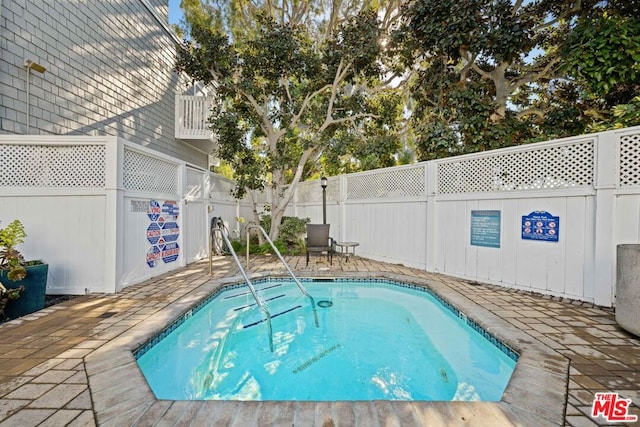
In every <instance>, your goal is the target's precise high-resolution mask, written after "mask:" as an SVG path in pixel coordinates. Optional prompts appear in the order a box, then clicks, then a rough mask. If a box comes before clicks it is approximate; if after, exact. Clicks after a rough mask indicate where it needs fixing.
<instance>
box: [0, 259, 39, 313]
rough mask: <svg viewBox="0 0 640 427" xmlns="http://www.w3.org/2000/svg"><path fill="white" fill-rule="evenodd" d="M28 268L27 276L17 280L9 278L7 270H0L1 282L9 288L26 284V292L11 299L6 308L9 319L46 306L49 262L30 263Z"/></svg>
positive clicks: (5, 311)
mask: <svg viewBox="0 0 640 427" xmlns="http://www.w3.org/2000/svg"><path fill="white" fill-rule="evenodd" d="M26 268H27V277H25V278H24V279H22V280H18V281H17V282H13V281H11V280H9V279H7V272H6V271H0V282H2V283H3V284H4V286H5V287H6V288H7V289H9V288H12V289H13V288H17V287H18V286H20V285H22V286H24V292H22V294H21V295H20V298H18V299H16V300H11V301H9V302H8V303H7V306H6V307H5V309H4V314H5V315H6V316H7V319H15V318H17V317H21V316H25V315H27V314H29V313H33V312H34V311H38V310H42V309H43V308H44V297H45V294H46V292H47V272H48V271H49V265H48V264H38V265H30V266H28V267H26Z"/></svg>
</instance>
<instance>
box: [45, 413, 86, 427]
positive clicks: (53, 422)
mask: <svg viewBox="0 0 640 427" xmlns="http://www.w3.org/2000/svg"><path fill="white" fill-rule="evenodd" d="M81 413H82V411H79V410H76V409H61V410H59V411H56V412H54V414H53V415H51V416H50V417H49V418H47V419H46V420H45V421H44V422H43V423H42V424H39V425H38V427H59V426H66V425H68V424H69V423H70V422H71V421H73V420H74V419H76V418H77V417H78V416H79V415H80V414H81Z"/></svg>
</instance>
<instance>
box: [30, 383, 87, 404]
mask: <svg viewBox="0 0 640 427" xmlns="http://www.w3.org/2000/svg"><path fill="white" fill-rule="evenodd" d="M85 390H86V387H85V386H82V385H76V384H60V385H57V386H55V387H54V388H53V389H51V390H50V391H48V392H47V393H45V394H44V395H42V396H40V397H39V398H37V399H36V400H34V401H33V402H32V403H31V404H30V405H29V407H31V408H63V407H64V406H65V405H66V404H67V403H69V402H71V401H72V400H73V399H75V398H76V397H77V396H78V395H79V394H80V393H82V392H83V391H85Z"/></svg>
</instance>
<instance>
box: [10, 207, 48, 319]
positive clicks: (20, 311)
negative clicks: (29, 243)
mask: <svg viewBox="0 0 640 427" xmlns="http://www.w3.org/2000/svg"><path fill="white" fill-rule="evenodd" d="M25 237H27V234H26V233H25V231H24V227H23V225H22V223H21V222H20V221H19V220H17V219H16V220H14V221H13V222H11V223H10V224H9V225H7V226H6V227H5V228H0V316H2V317H3V318H5V319H7V318H9V319H13V318H16V317H20V316H24V315H26V314H29V313H33V312H34V311H38V310H41V309H43V308H44V300H45V293H46V290H47V272H48V269H49V266H48V265H47V264H45V263H43V262H42V261H25V260H24V257H23V256H22V254H21V253H20V251H19V250H18V249H16V246H17V245H19V244H20V243H24V239H25ZM9 282H11V284H10V283H9Z"/></svg>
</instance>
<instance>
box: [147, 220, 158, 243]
mask: <svg viewBox="0 0 640 427" xmlns="http://www.w3.org/2000/svg"><path fill="white" fill-rule="evenodd" d="M160 237H162V230H160V226H159V225H158V224H156V223H155V222H152V223H151V224H149V226H148V227H147V240H148V241H149V243H151V244H152V245H155V244H156V243H158V240H159V239H160Z"/></svg>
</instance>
